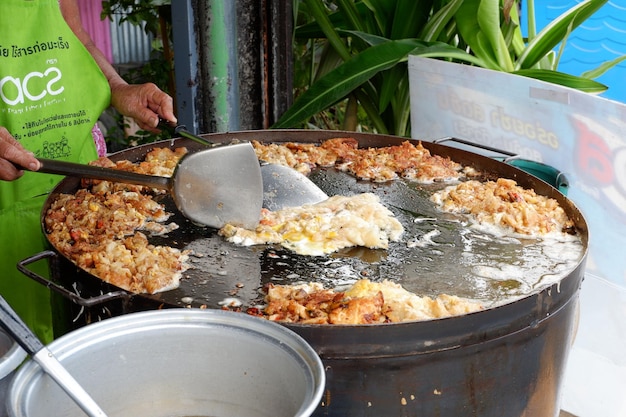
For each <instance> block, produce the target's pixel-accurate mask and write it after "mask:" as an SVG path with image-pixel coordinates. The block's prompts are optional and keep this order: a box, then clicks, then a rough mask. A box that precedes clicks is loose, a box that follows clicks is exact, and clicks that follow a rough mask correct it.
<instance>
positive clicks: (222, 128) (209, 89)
mask: <svg viewBox="0 0 626 417" xmlns="http://www.w3.org/2000/svg"><path fill="white" fill-rule="evenodd" d="M204 10H205V11H206V12H207V13H206V14H205V15H204V16H203V22H202V24H204V25H205V29H206V32H205V33H206V34H207V36H206V37H205V38H204V39H205V40H206V42H203V43H202V44H201V49H202V51H203V53H202V55H203V56H204V57H205V65H206V67H205V72H204V73H203V75H205V76H206V78H205V82H206V85H205V97H207V98H208V103H207V104H209V105H210V107H209V108H205V109H204V113H205V116H209V120H211V126H210V130H211V131H212V132H228V131H233V130H240V123H239V73H238V60H237V19H236V3H235V2H234V1H232V0H208V1H207V8H206V9H204Z"/></svg>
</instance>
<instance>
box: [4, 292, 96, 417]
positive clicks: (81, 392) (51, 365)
mask: <svg viewBox="0 0 626 417" xmlns="http://www.w3.org/2000/svg"><path fill="white" fill-rule="evenodd" d="M0 326H2V328H3V329H4V330H6V331H7V333H9V334H10V335H11V336H12V337H13V339H14V340H15V341H16V342H17V343H18V344H19V345H20V346H21V347H22V348H23V349H24V350H25V351H26V353H28V354H29V355H30V356H31V358H32V359H33V360H34V361H35V362H37V363H38V364H39V366H41V368H42V369H43V370H44V372H46V373H47V374H48V375H50V376H51V377H52V379H54V380H55V381H56V382H57V384H59V386H60V387H61V388H63V390H64V391H65V392H66V393H67V394H68V395H69V396H70V397H71V398H72V399H73V400H74V402H76V404H78V405H79V406H80V408H81V409H82V410H83V411H84V412H85V413H86V414H87V415H88V416H91V417H106V414H105V413H104V411H102V409H101V408H100V407H99V406H98V404H97V403H96V402H95V401H94V400H93V398H91V396H90V395H89V394H88V393H87V391H85V389H84V388H83V387H82V386H81V385H80V384H79V383H78V381H76V380H75V379H74V377H73V376H72V375H71V374H70V373H69V372H68V371H67V369H65V368H64V367H63V365H62V364H61V363H60V362H59V361H58V359H57V358H56V357H55V356H54V355H53V354H52V352H51V351H50V350H49V349H48V348H47V347H45V346H44V345H43V343H41V341H40V340H39V339H38V338H37V336H36V335H35V334H34V333H33V332H32V331H31V330H30V329H29V328H28V327H27V326H26V324H25V323H24V322H23V321H22V319H21V318H20V317H19V316H18V315H17V313H16V312H15V311H14V310H13V309H12V308H11V306H10V305H9V303H7V302H6V300H5V299H4V298H2V297H1V296H0Z"/></svg>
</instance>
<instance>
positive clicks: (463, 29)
mask: <svg viewBox="0 0 626 417" xmlns="http://www.w3.org/2000/svg"><path fill="white" fill-rule="evenodd" d="M483 1H486V2H493V1H494V0H465V1H464V2H463V4H461V7H459V10H458V11H457V12H456V14H455V16H454V18H455V20H456V23H457V27H458V30H459V33H460V34H461V36H462V37H463V40H464V41H465V43H467V45H469V47H470V48H471V50H472V52H473V54H474V55H476V56H478V57H480V58H481V59H482V60H483V62H484V63H485V64H486V68H489V69H493V70H498V71H502V70H503V67H502V66H501V65H500V63H499V62H498V55H497V54H496V52H495V50H494V49H493V45H492V44H491V42H490V36H489V34H487V33H485V32H484V31H483V29H482V26H483V25H485V26H486V25H487V20H488V19H489V18H490V17H491V13H488V16H486V17H483V18H481V17H480V16H479V11H480V10H481V4H482V2H483ZM495 1H497V0H495ZM485 10H486V11H489V9H488V8H486V9H485ZM497 28H498V31H499V28H500V20H499V15H498V24H497Z"/></svg>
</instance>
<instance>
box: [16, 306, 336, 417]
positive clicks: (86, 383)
mask: <svg viewBox="0 0 626 417" xmlns="http://www.w3.org/2000/svg"><path fill="white" fill-rule="evenodd" d="M48 348H49V349H50V350H51V351H52V352H53V353H54V354H55V355H56V356H57V357H58V358H59V360H60V361H61V363H62V364H63V365H64V366H65V367H66V368H67V369H68V370H69V371H70V373H71V374H72V375H74V377H75V378H76V379H77V380H78V382H79V383H80V384H81V385H82V386H83V387H85V389H86V390H87V392H89V393H90V394H91V395H92V396H93V397H94V399H95V400H96V402H97V403H98V404H99V405H100V406H101V407H102V408H103V410H104V411H105V412H106V413H107V414H108V415H109V416H110V417H115V416H134V417H141V416H150V417H166V416H167V417H171V416H211V417H240V416H260V417H262V416H267V417H270V416H271V417H280V416H284V417H293V416H303V417H304V416H309V415H311V413H312V412H313V411H314V410H315V409H316V407H317V406H318V404H319V402H320V399H321V396H322V392H323V389H324V383H325V374H324V369H323V366H322V363H321V360H320V359H319V357H318V356H317V354H316V353H315V351H313V349H312V348H311V347H310V346H309V345H308V344H307V343H306V342H305V341H304V340H303V339H302V338H301V337H299V336H298V335H297V334H295V333H293V332H292V331H290V330H288V329H286V328H285V327H283V326H280V325H278V324H276V323H272V322H268V321H266V320H263V319H258V318H254V317H249V316H246V315H244V314H237V313H232V312H224V311H218V310H190V309H169V310H156V311H150V312H143V313H134V314H129V315H125V316H121V317H116V318H111V319H107V320H105V321H102V322H99V323H95V324H91V325H89V326H86V327H83V328H82V329H79V330H76V331H74V332H71V333H68V334H66V335H65V336H63V337H61V338H59V339H57V340H55V341H54V342H52V343H51V344H50V345H49V346H48ZM8 394H9V402H8V404H7V405H8V411H9V415H10V416H12V417H44V416H45V417H50V416H64V417H72V416H77V417H78V416H80V417H82V416H83V415H84V414H83V412H82V411H81V410H80V409H79V408H78V406H76V405H75V404H74V403H73V401H72V400H71V399H70V398H69V397H68V396H67V395H66V394H65V393H64V392H63V391H62V390H61V388H59V387H58V386H57V385H56V384H55V383H54V381H52V379H51V378H50V377H48V375H46V374H44V373H43V371H42V370H41V368H39V366H38V365H37V364H36V363H35V362H32V361H29V362H27V363H26V364H25V365H24V366H23V367H22V368H21V369H20V370H19V371H18V373H17V374H16V376H15V378H14V380H13V382H12V383H11V386H10V389H9V393H8Z"/></svg>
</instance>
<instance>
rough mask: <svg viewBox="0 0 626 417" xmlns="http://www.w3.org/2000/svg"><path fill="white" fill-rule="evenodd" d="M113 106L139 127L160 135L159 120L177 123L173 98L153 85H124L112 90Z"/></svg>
mask: <svg viewBox="0 0 626 417" xmlns="http://www.w3.org/2000/svg"><path fill="white" fill-rule="evenodd" d="M111 104H112V105H113V107H115V108H116V109H117V111H119V112H120V113H121V114H123V115H124V116H128V117H132V118H133V119H135V121H136V122H137V124H138V125H139V127H140V128H141V129H143V130H147V131H149V132H153V133H158V132H159V129H157V125H158V124H159V118H162V119H165V120H168V121H170V122H172V123H176V122H177V120H176V116H174V104H173V100H172V97H170V96H169V95H168V94H167V93H165V92H163V91H162V90H161V89H159V87H157V86H156V85H155V84H152V83H146V84H122V85H117V86H115V87H112V88H111Z"/></svg>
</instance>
